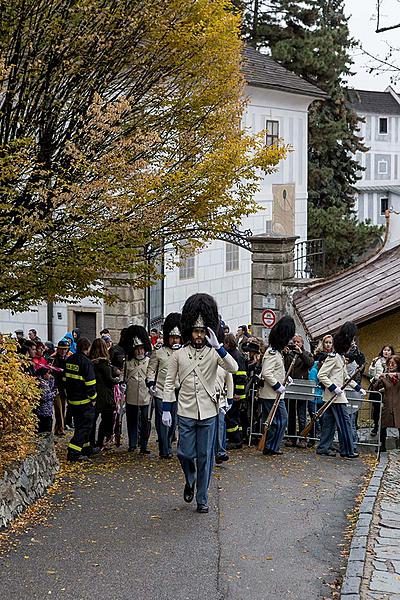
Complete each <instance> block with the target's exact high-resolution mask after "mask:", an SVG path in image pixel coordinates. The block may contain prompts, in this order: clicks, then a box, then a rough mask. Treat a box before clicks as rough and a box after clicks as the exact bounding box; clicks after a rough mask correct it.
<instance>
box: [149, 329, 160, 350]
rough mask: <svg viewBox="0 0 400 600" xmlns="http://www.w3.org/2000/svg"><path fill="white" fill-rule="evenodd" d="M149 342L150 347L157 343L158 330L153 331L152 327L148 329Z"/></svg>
mask: <svg viewBox="0 0 400 600" xmlns="http://www.w3.org/2000/svg"><path fill="white" fill-rule="evenodd" d="M150 341H151V345H152V346H153V348H154V346H155V345H156V344H157V341H158V329H155V328H154V327H153V328H152V329H150Z"/></svg>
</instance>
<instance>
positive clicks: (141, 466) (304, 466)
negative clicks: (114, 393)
mask: <svg viewBox="0 0 400 600" xmlns="http://www.w3.org/2000/svg"><path fill="white" fill-rule="evenodd" d="M231 456H232V460H231V461H229V462H228V463H226V465H224V466H223V467H216V468H215V469H214V477H213V481H212V484H211V494H210V508H211V511H210V513H209V514H208V515H199V514H197V513H196V512H195V511H194V509H195V505H188V504H185V503H184V502H183V499H182V489H183V477H182V474H181V470H180V466H179V464H178V462H177V461H176V459H174V460H173V461H160V460H159V459H158V458H157V457H156V456H155V454H154V455H153V456H151V457H147V456H138V455H134V454H128V453H127V452H125V451H121V450H115V451H111V452H108V453H106V454H103V455H101V456H100V457H98V458H97V459H96V460H95V461H93V463H94V464H90V465H89V466H87V465H81V464H78V465H72V466H71V465H63V468H62V471H61V475H60V478H59V480H58V483H57V484H56V486H55V488H54V489H53V490H51V493H50V495H49V496H48V497H47V498H46V499H45V500H44V501H42V502H40V503H39V504H38V505H37V507H34V508H33V509H32V510H30V511H29V512H28V513H27V514H26V515H24V516H23V517H22V519H21V520H20V522H19V523H18V522H17V526H16V528H15V531H10V532H7V533H6V534H5V535H3V539H2V540H1V547H2V549H3V553H2V556H1V558H0V597H2V598H8V599H9V600H21V599H22V598H29V599H30V600H36V599H41V600H42V599H43V598H47V597H51V598H56V599H57V600H58V599H59V598H60V599H65V600H89V599H90V600H92V599H96V600H103V599H105V598H111V599H118V600H132V599H141V600H142V599H145V600H147V599H149V600H150V599H152V598H160V599H162V600H193V599H204V598H207V599H208V600H222V599H224V600H242V599H243V600H244V599H246V600H265V599H271V600H272V599H277V598H278V599H280V598H282V599H286V598H289V599H298V600H305V599H308V598H312V599H316V598H324V597H329V598H330V597H331V592H332V590H331V589H330V588H329V587H328V585H327V584H329V583H332V582H334V580H335V579H336V578H337V577H338V575H339V574H340V573H342V572H343V571H342V568H343V565H344V562H345V559H344V558H343V557H342V555H341V551H342V541H343V534H344V530H345V528H346V526H347V520H346V514H347V513H349V512H350V511H351V510H352V509H353V506H354V498H355V496H356V495H357V493H358V490H359V488H360V485H361V484H362V483H363V481H364V479H365V475H366V474H367V472H368V467H367V466H366V464H365V463H364V462H362V461H361V460H356V461H345V460H342V459H340V458H339V459H335V458H333V459H332V458H325V457H320V456H316V455H315V453H314V452H313V451H312V450H296V449H291V450H287V451H286V452H285V454H284V455H283V456H281V457H264V456H262V455H261V454H260V453H258V452H256V450H255V449H253V448H251V449H244V450H241V451H236V453H235V454H233V453H231Z"/></svg>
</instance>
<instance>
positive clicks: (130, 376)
mask: <svg viewBox="0 0 400 600" xmlns="http://www.w3.org/2000/svg"><path fill="white" fill-rule="evenodd" d="M148 364H149V359H148V357H147V356H146V357H145V358H144V359H143V360H136V359H135V358H132V359H131V360H127V361H126V367H125V383H126V403H127V404H134V405H135V406H145V405H146V404H149V402H150V394H149V390H148V389H147V385H146V372H147V367H148Z"/></svg>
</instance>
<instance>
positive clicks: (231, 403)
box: [225, 398, 233, 412]
mask: <svg viewBox="0 0 400 600" xmlns="http://www.w3.org/2000/svg"><path fill="white" fill-rule="evenodd" d="M227 403H228V405H227V407H226V411H225V412H228V410H230V409H231V408H232V406H233V398H228V400H227Z"/></svg>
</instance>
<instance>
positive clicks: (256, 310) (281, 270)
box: [250, 234, 297, 340]
mask: <svg viewBox="0 0 400 600" xmlns="http://www.w3.org/2000/svg"><path fill="white" fill-rule="evenodd" d="M296 239H297V237H296V236H285V235H278V234H269V235H266V234H261V235H255V236H253V237H251V238H250V243H251V256H252V265H251V283H252V286H251V287H252V293H251V323H252V331H253V333H254V335H256V336H257V337H261V338H263V339H264V340H267V339H268V334H269V329H268V328H267V327H265V325H264V324H263V322H262V314H263V311H264V310H265V309H268V311H269V312H268V313H267V314H268V317H270V323H271V322H272V320H273V318H274V316H275V318H276V320H278V319H280V318H281V317H282V315H283V314H284V312H285V307H286V305H287V292H286V290H285V287H284V282H285V281H287V280H290V279H293V277H294V247H295V242H296Z"/></svg>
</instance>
